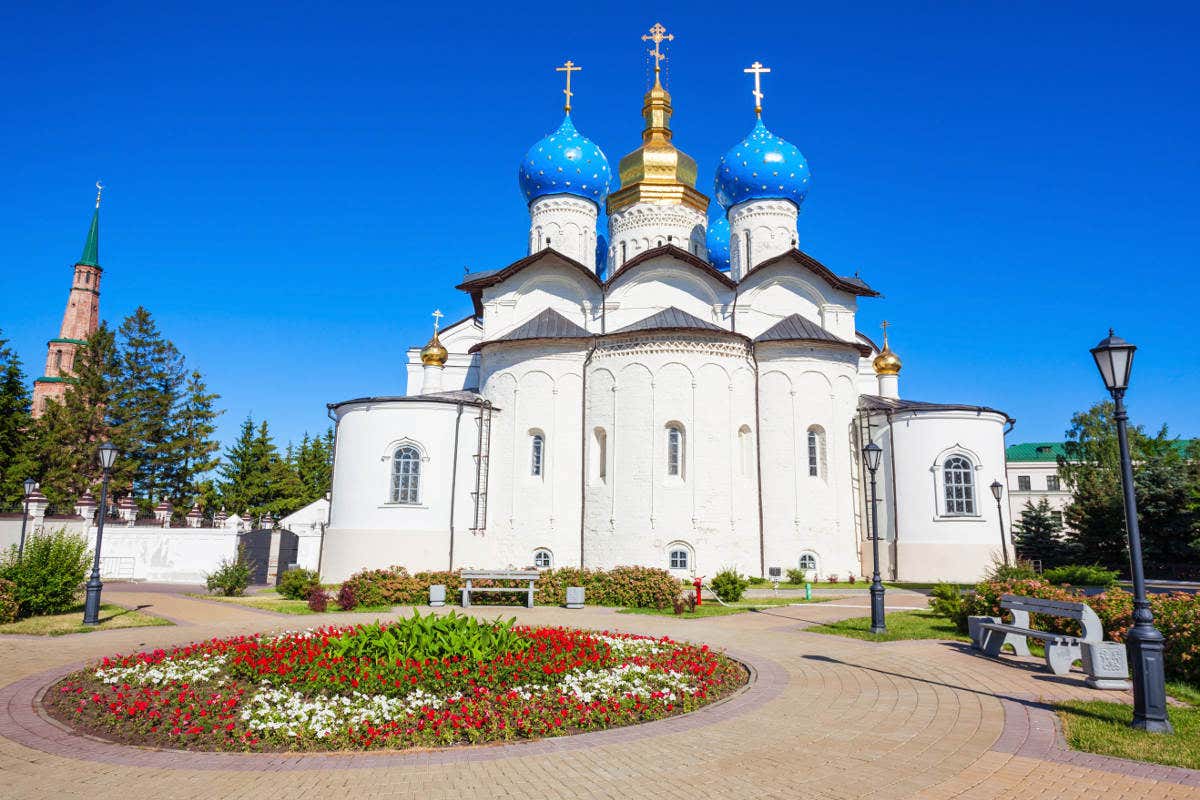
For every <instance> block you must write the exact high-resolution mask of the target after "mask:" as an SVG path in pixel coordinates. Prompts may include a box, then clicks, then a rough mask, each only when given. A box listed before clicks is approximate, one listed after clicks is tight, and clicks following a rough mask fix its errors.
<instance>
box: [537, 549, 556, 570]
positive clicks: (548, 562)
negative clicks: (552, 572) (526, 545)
mask: <svg viewBox="0 0 1200 800" xmlns="http://www.w3.org/2000/svg"><path fill="white" fill-rule="evenodd" d="M533 565H534V566H535V567H537V568H538V569H550V568H551V567H553V566H554V556H553V555H552V554H551V553H550V551H549V550H547V549H546V548H544V547H539V548H538V549H537V550H534V551H533Z"/></svg>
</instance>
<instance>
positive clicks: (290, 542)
mask: <svg viewBox="0 0 1200 800" xmlns="http://www.w3.org/2000/svg"><path fill="white" fill-rule="evenodd" d="M299 554H300V537H299V536H297V535H296V534H294V533H292V532H291V531H289V530H281V531H280V532H279V561H278V562H277V566H276V567H275V585H276V586H278V585H279V580H280V578H282V577H283V573H285V572H287V571H288V569H289V568H290V567H291V566H292V564H295V563H296V558H297V556H298V555H299Z"/></svg>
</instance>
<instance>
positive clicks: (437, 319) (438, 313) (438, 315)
mask: <svg viewBox="0 0 1200 800" xmlns="http://www.w3.org/2000/svg"><path fill="white" fill-rule="evenodd" d="M444 316H446V315H445V314H443V313H442V310H441V309H440V308H437V309H434V311H433V335H434V336H437V332H438V325H439V324H440V323H441V321H442V317H444Z"/></svg>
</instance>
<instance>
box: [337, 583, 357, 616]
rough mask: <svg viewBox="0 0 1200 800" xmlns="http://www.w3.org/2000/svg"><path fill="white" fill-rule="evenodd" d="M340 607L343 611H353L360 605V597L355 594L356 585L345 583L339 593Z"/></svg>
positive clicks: (338, 602)
mask: <svg viewBox="0 0 1200 800" xmlns="http://www.w3.org/2000/svg"><path fill="white" fill-rule="evenodd" d="M337 604H338V608H340V609H341V610H342V611H353V610H354V609H355V608H356V607H357V606H358V597H357V596H356V595H355V594H354V585H353V584H349V583H343V584H342V588H341V589H339V590H338V593H337Z"/></svg>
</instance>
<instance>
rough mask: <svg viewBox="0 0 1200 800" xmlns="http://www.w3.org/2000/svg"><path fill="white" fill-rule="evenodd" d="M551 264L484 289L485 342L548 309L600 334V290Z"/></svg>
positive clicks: (574, 272)
mask: <svg viewBox="0 0 1200 800" xmlns="http://www.w3.org/2000/svg"><path fill="white" fill-rule="evenodd" d="M547 261H548V262H549V263H545V262H543V263H538V264H536V265H534V266H532V267H527V268H526V269H524V270H522V271H521V272H519V273H517V274H516V275H514V276H513V277H512V278H510V279H509V280H507V281H505V282H504V283H502V284H499V285H497V286H492V287H489V288H487V289H484V290H483V337H482V338H483V339H486V340H491V339H496V338H498V337H500V336H503V335H504V334H505V333H507V332H509V331H510V330H512V329H514V328H516V327H518V326H519V325H522V324H523V323H525V322H528V321H529V320H531V319H533V318H534V317H536V316H537V315H538V314H540V313H542V312H543V311H545V310H546V309H547V308H551V309H554V310H555V311H557V312H558V313H559V314H562V315H563V316H564V317H566V318H567V319H569V320H571V321H572V322H574V323H575V324H576V325H579V326H580V327H581V328H583V329H585V330H589V331H590V330H595V331H599V328H600V322H599V320H600V303H601V293H600V287H599V286H598V285H597V284H596V283H595V282H594V281H592V280H590V279H588V278H587V276H585V275H582V274H580V272H579V270H577V269H570V268H566V267H565V264H563V262H561V261H560V262H558V263H554V262H553V260H551V259H547ZM447 347H448V345H447ZM480 378H481V382H480V383H479V384H476V385H480V386H481V385H482V378H483V376H482V375H481V376H480Z"/></svg>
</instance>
